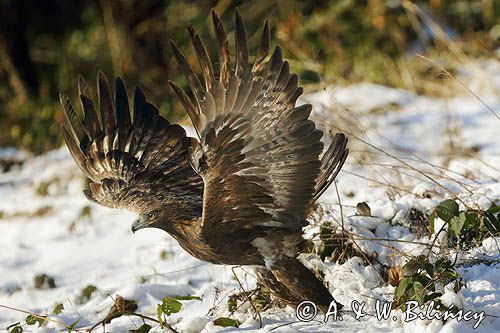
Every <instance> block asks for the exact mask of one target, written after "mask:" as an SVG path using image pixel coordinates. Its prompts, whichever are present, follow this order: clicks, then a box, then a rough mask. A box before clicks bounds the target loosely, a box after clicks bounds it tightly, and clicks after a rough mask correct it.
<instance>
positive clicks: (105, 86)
mask: <svg viewBox="0 0 500 333" xmlns="http://www.w3.org/2000/svg"><path fill="white" fill-rule="evenodd" d="M97 76H98V78H97V86H98V92H99V111H100V112H101V121H102V127H103V130H104V133H105V134H106V135H107V136H108V139H109V140H112V134H113V132H114V130H115V129H116V113H115V110H114V108H113V100H112V99H111V92H110V90H109V83H108V79H107V78H106V76H105V75H104V73H103V72H102V71H101V70H99V73H98V75H97ZM109 144H110V145H109V146H111V144H112V142H109Z"/></svg>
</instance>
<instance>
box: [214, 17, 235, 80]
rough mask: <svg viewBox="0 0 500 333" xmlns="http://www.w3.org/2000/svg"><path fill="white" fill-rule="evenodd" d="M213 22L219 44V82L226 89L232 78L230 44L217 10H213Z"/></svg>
mask: <svg viewBox="0 0 500 333" xmlns="http://www.w3.org/2000/svg"><path fill="white" fill-rule="evenodd" d="M212 22H213V24H214V30H215V35H216V36H217V42H218V43H219V62H220V68H219V81H220V82H221V83H222V85H223V86H224V87H227V85H228V84H229V78H230V76H231V60H230V58H229V45H228V44H229V43H228V40H227V34H226V31H225V29H224V24H223V23H222V20H221V19H220V18H219V16H218V15H217V13H216V12H215V10H213V9H212Z"/></svg>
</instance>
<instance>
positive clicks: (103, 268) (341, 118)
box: [0, 63, 500, 332]
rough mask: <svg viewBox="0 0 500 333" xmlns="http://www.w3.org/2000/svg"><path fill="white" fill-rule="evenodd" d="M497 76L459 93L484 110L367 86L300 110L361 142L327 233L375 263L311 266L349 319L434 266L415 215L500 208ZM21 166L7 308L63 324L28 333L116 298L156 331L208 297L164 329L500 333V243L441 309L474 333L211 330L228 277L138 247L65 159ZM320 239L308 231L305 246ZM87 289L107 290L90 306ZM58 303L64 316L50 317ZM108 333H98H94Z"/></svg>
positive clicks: (146, 237)
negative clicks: (415, 271)
mask: <svg viewBox="0 0 500 333" xmlns="http://www.w3.org/2000/svg"><path fill="white" fill-rule="evenodd" d="M487 66H490V67H491V68H490V67H487ZM499 67H500V66H499V65H498V63H496V64H495V63H494V64H490V63H485V68H488V69H487V70H488V73H489V74H490V76H489V77H490V78H492V84H491V85H489V87H493V89H490V91H491V90H492V91H493V93H491V92H488V93H485V94H483V93H482V92H484V91H486V90H481V82H482V81H481V80H479V81H477V80H476V81H473V79H471V80H472V81H471V80H469V81H468V80H467V78H468V76H467V71H466V70H464V73H463V74H462V75H463V76H462V77H461V79H462V80H463V81H464V82H465V83H466V84H467V85H468V86H470V87H473V88H474V89H479V90H477V93H478V95H479V96H480V98H481V100H482V101H481V100H479V99H478V98H476V97H474V96H472V95H471V94H470V93H468V92H467V91H466V90H464V93H463V95H462V96H460V97H452V98H447V99H444V98H430V97H425V96H416V95H414V94H412V93H410V92H408V91H404V90H397V89H391V88H388V87H383V86H377V85H373V84H368V83H365V84H359V85H353V86H348V87H344V88H339V87H337V88H325V89H324V90H323V91H319V92H317V93H312V94H309V95H307V96H305V97H304V98H303V99H302V100H303V101H307V102H310V103H312V104H313V105H314V108H315V114H314V117H315V119H316V120H317V121H318V123H319V124H320V125H321V126H322V127H323V128H325V129H332V128H335V127H336V126H340V127H342V128H343V129H344V130H345V131H346V132H347V133H348V134H349V135H350V136H351V139H350V148H351V151H352V154H351V156H350V157H349V159H348V162H347V163H346V166H345V167H344V171H342V172H341V173H340V175H339V177H338V184H337V186H338V194H337V191H336V190H335V186H332V188H331V189H330V190H329V192H328V193H326V195H325V196H324V197H323V198H322V200H323V202H324V203H325V204H326V205H327V206H328V207H331V209H328V210H327V212H328V214H327V215H326V216H324V217H323V221H326V220H328V221H331V222H332V223H333V225H335V226H338V227H339V228H340V225H341V224H342V223H343V225H344V228H345V229H346V230H348V231H350V232H351V234H354V235H357V236H359V237H358V239H357V240H356V243H357V244H358V246H359V248H361V249H362V250H363V251H364V252H365V253H366V254H367V255H370V256H371V255H375V256H376V257H377V260H378V263H379V264H377V265H373V266H370V265H368V266H366V265H365V264H363V260H362V259H361V258H359V257H354V258H351V259H349V260H347V261H346V262H345V263H343V264H336V263H328V262H327V263H323V262H321V261H320V260H318V258H316V257H315V256H314V255H309V256H306V255H304V256H303V259H304V260H306V261H307V263H308V264H309V265H310V266H314V267H317V268H319V269H321V270H322V271H323V272H324V274H325V279H326V281H327V282H328V284H329V286H330V289H331V291H332V294H333V295H334V296H335V298H336V299H337V300H338V301H340V302H341V303H343V304H344V305H347V307H348V308H350V306H349V305H350V304H351V302H352V301H353V300H356V301H358V302H366V306H365V310H367V312H369V313H374V306H375V300H376V299H382V300H391V299H392V295H393V293H394V287H392V286H388V285H387V284H385V283H383V281H382V279H381V276H380V272H379V271H378V269H380V265H386V266H388V267H393V266H396V265H400V264H404V263H405V261H406V260H407V258H405V256H404V255H403V253H405V254H408V255H412V256H413V255H419V254H422V253H423V254H425V253H427V252H426V251H428V247H427V246H425V244H429V243H430V242H431V241H432V237H429V235H417V234H416V233H412V232H410V230H409V228H410V227H411V226H410V225H408V223H409V222H408V218H407V217H408V211H409V210H410V209H411V208H416V209H418V210H421V211H423V212H429V211H431V210H432V209H433V208H434V207H435V206H436V205H437V204H438V203H439V202H441V201H442V200H443V199H444V198H448V197H459V198H460V199H461V200H462V201H463V202H464V203H466V204H468V205H470V206H472V207H476V208H481V209H487V208H488V207H489V206H491V204H492V203H500V182H499V181H498V180H499V179H500V140H499V137H500V136H499V132H500V120H499V119H497V118H496V117H495V116H494V115H493V114H492V112H496V113H497V114H498V113H500V97H499V94H498V91H499V89H500V83H499V81H500V70H499ZM495 71H496V72H495ZM495 92H496V94H495ZM483 102H484V104H483ZM490 109H491V110H490ZM14 155H15V154H14ZM1 156H2V154H0V157H1ZM8 156H13V152H12V151H9V152H8ZM20 158H21V159H25V162H24V163H23V164H22V166H12V167H10V169H9V171H8V172H4V173H1V174H0V198H1V200H0V305H3V306H8V307H11V308H17V309H21V310H25V311H29V312H32V313H36V314H39V315H48V316H49V317H50V318H51V319H52V320H53V321H50V322H48V323H47V324H46V325H44V326H43V327H42V328H36V327H37V326H36V325H34V326H26V325H24V327H23V328H24V329H25V331H37V332H58V331H63V330H64V325H63V323H66V324H68V325H69V324H72V323H74V322H76V321H77V320H79V321H78V323H77V324H76V325H75V327H76V328H81V329H82V331H85V329H88V328H90V327H91V326H92V325H94V324H95V323H97V322H99V321H100V320H102V319H103V318H105V317H106V315H107V314H108V312H109V310H110V308H111V307H112V305H113V302H114V301H113V299H115V298H116V296H117V295H121V296H122V297H123V298H125V299H127V300H135V301H137V305H138V309H137V310H136V312H137V313H140V314H143V315H146V316H150V317H154V318H156V311H157V305H158V304H159V303H161V300H162V298H164V297H166V296H188V295H192V296H198V297H200V298H201V300H197V299H193V300H183V301H180V302H181V303H182V308H181V310H180V311H179V312H178V313H173V314H171V315H170V316H169V317H168V322H169V324H170V325H172V326H173V327H174V328H175V329H176V330H177V331H179V332H200V331H203V332H216V331H224V332H232V331H246V332H255V331H260V332H268V331H274V332H332V331H335V332H356V331H359V330H363V331H367V332H401V331H408V332H410V331H412V332H438V331H439V332H468V331H470V332H472V331H475V332H498V331H500V318H499V317H498V316H499V315H500V251H499V243H500V238H497V239H494V238H488V239H486V240H485V241H483V243H482V245H481V246H478V247H476V248H473V249H472V250H470V251H468V252H467V253H465V252H449V253H448V256H449V257H450V258H452V259H455V256H456V257H457V260H458V263H463V265H459V266H458V267H459V268H458V272H459V273H460V274H461V275H462V277H463V278H464V281H465V282H466V288H463V289H462V290H461V291H460V292H459V293H458V294H454V293H453V292H451V291H448V292H447V293H446V294H445V295H444V296H443V297H442V299H443V302H445V303H446V302H448V304H451V303H452V302H455V303H458V304H459V305H460V306H461V307H462V308H464V309H466V310H472V311H475V312H480V311H484V312H485V314H486V315H487V316H486V317H485V318H484V320H483V321H482V322H481V323H480V325H479V327H478V328H477V329H476V330H473V328H472V326H473V325H474V320H472V321H468V322H466V321H461V322H457V321H455V320H449V321H447V322H446V323H443V322H442V321H439V320H415V321H411V322H404V321H403V320H402V319H403V312H402V311H394V312H393V315H394V316H395V317H394V318H392V317H391V318H390V319H389V320H384V321H378V320H377V319H375V318H374V317H372V316H365V317H363V318H361V319H359V320H356V319H355V318H354V315H353V314H352V313H350V312H347V313H345V314H344V315H343V320H342V321H336V322H333V321H329V322H328V323H326V324H325V323H323V322H322V319H323V318H322V316H321V315H318V317H317V318H316V320H314V321H312V322H307V323H302V322H298V321H297V319H296V317H295V311H294V310H293V309H291V308H285V309H279V308H272V309H269V310H267V311H265V312H263V313H261V316H262V322H263V328H261V329H259V320H258V319H256V318H254V315H253V313H252V311H251V308H250V305H249V304H244V305H243V306H242V307H240V308H239V309H238V310H237V311H236V312H235V313H234V314H232V315H231V318H233V319H237V320H238V321H239V322H241V325H240V326H239V328H223V327H220V326H216V325H214V323H213V320H214V319H216V318H219V317H227V316H229V315H230V313H229V311H228V307H227V298H228V296H229V295H231V294H234V293H237V292H239V291H240V287H239V284H238V282H237V281H236V280H235V278H234V276H233V272H232V270H231V267H223V266H214V265H211V264H207V263H203V262H200V261H198V260H196V259H194V258H192V257H191V256H190V255H188V254H187V253H185V252H184V251H182V249H181V248H180V247H179V246H178V245H177V244H176V242H175V241H174V240H172V239H171V238H170V237H169V236H168V235H166V234H164V233H163V232H160V231H156V230H142V231H140V232H138V233H136V234H132V232H131V231H130V224H131V222H132V221H133V219H134V216H133V215H131V214H129V213H127V212H123V211H116V210H111V209H107V208H103V207H100V206H97V205H93V204H91V203H89V202H88V201H87V200H86V199H85V198H84V196H83V194H82V189H83V187H84V182H83V179H82V177H81V175H80V171H79V170H78V168H77V167H76V166H75V164H74V162H73V161H72V160H71V159H70V157H69V154H68V153H67V151H66V148H65V147H63V148H61V149H59V150H56V151H52V152H49V153H47V154H45V155H42V156H38V157H34V158H33V157H27V156H25V155H23V157H20ZM339 197H340V203H341V205H342V211H343V218H341V216H340V205H339V200H338V198H339ZM359 202H366V203H367V204H368V205H369V207H370V208H371V215H372V217H366V216H357V215H356V209H355V206H356V204H357V203H359ZM317 230H318V226H317V225H312V226H311V227H309V228H308V230H307V234H309V235H312V234H314V232H315V231H317ZM228 241H230V240H228ZM436 249H437V250H436V251H438V248H436ZM436 253H437V252H436ZM235 272H236V274H237V276H238V278H239V280H240V281H241V283H242V285H243V286H244V287H245V289H247V290H250V289H252V288H253V287H254V283H255V281H254V278H253V277H252V272H251V270H248V269H245V270H243V269H241V268H236V269H235ZM39 274H47V275H48V276H50V277H53V278H54V283H55V288H48V287H47V284H48V283H45V285H44V287H43V288H35V286H34V277H35V276H36V275H39ZM89 285H92V286H95V287H96V288H97V290H96V291H95V292H93V293H91V294H90V297H88V298H86V297H82V296H81V294H82V290H83V289H84V288H86V287H87V286H89ZM59 303H62V304H63V306H64V310H62V312H61V313H60V314H57V315H54V314H52V312H53V309H54V307H55V306H56V305H57V304H59ZM25 318H26V313H22V312H19V311H15V310H10V309H7V308H5V307H4V308H0V330H1V329H4V328H6V327H7V326H9V325H11V324H13V323H16V322H21V323H24V321H25ZM58 322H59V323H58ZM146 322H147V323H149V324H151V325H152V326H153V330H151V331H152V332H153V331H155V332H160V331H162V330H161V329H158V328H155V327H157V325H156V324H155V323H154V322H151V321H147V320H146ZM142 323H143V321H142V319H141V318H139V317H125V316H122V317H119V318H116V319H113V320H112V321H111V323H109V324H106V332H127V331H128V330H129V329H134V328H135V329H137V328H138V327H139V326H141V324H142ZM102 331H103V328H102V326H99V327H97V328H95V330H94V331H93V332H102Z"/></svg>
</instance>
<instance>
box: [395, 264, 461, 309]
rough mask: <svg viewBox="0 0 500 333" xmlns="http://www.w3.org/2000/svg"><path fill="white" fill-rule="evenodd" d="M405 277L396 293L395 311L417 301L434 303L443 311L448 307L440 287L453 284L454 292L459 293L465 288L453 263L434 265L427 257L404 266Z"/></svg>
mask: <svg viewBox="0 0 500 333" xmlns="http://www.w3.org/2000/svg"><path fill="white" fill-rule="evenodd" d="M403 274H404V277H403V278H402V279H401V281H400V282H399V285H398V286H397V287H396V290H395V291H394V303H393V307H394V308H395V309H399V308H402V309H403V310H405V309H406V304H405V303H406V302H408V301H417V302H418V303H419V304H420V305H422V304H426V303H429V302H431V301H434V302H435V304H436V305H439V306H441V309H442V310H443V309H445V308H446V307H445V306H444V305H443V304H442V302H441V300H440V299H439V297H441V296H442V295H443V290H438V288H439V287H441V289H443V288H442V287H443V286H446V285H448V284H450V283H451V284H453V291H454V292H455V293H458V292H459V291H460V289H462V287H463V286H464V284H463V282H462V278H461V277H460V276H459V275H458V273H457V272H456V271H455V269H454V267H453V264H452V263H451V261H449V260H447V259H438V260H437V261H436V262H435V263H434V264H432V263H430V262H429V258H428V257H426V256H418V257H416V258H413V259H411V260H410V261H408V262H407V263H406V264H405V265H404V266H403Z"/></svg>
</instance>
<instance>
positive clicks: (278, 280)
mask: <svg viewBox="0 0 500 333" xmlns="http://www.w3.org/2000/svg"><path fill="white" fill-rule="evenodd" d="M270 273H272V275H273V276H274V279H272V278H270V279H269V278H268V280H269V281H272V282H274V283H273V284H270V289H271V290H273V292H275V293H276V294H278V296H279V297H280V298H282V299H285V300H286V303H288V304H290V305H292V306H294V307H295V306H297V305H298V304H299V303H300V302H302V301H305V300H307V301H312V302H313V303H315V304H316V305H317V306H318V308H319V309H320V310H321V311H323V312H325V313H326V312H328V309H329V307H330V304H331V303H332V302H334V301H335V299H334V298H333V296H332V295H331V294H330V292H329V291H328V289H327V288H326V287H325V286H324V285H323V283H322V282H321V281H320V280H319V279H318V278H317V277H316V275H314V273H313V272H311V271H310V270H309V269H307V267H305V266H304V265H303V264H302V263H301V262H300V261H299V260H297V259H296V258H293V257H284V258H281V259H280V260H278V261H277V262H276V263H275V264H274V266H273V267H272V268H271V271H270ZM274 287H277V289H273V288H274ZM341 308H342V305H341V304H339V303H337V309H341Z"/></svg>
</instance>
